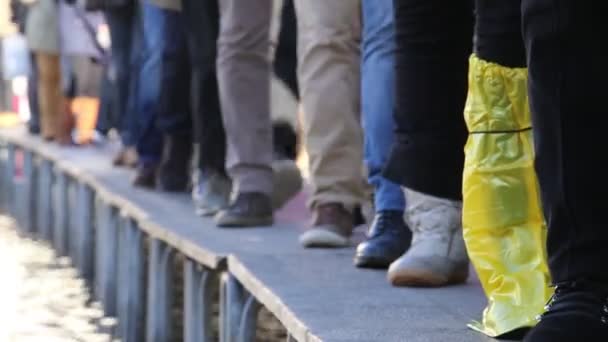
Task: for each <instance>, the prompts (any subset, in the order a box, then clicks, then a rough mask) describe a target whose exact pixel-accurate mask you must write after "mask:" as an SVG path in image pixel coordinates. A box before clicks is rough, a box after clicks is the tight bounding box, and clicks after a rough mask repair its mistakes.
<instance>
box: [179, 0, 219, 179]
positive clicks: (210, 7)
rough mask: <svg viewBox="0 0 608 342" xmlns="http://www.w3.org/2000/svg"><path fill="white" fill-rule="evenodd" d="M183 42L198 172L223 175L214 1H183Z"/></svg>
mask: <svg viewBox="0 0 608 342" xmlns="http://www.w3.org/2000/svg"><path fill="white" fill-rule="evenodd" d="M182 6H183V11H182V15H183V17H184V22H185V24H186V36H187V38H186V41H187V45H188V51H189V56H190V63H191V69H192V75H191V82H190V86H191V89H190V94H191V101H190V103H191V106H192V122H193V124H194V125H193V126H194V140H195V142H196V143H198V145H199V150H198V156H197V160H198V167H199V169H200V170H201V171H203V172H205V171H215V172H219V173H222V174H225V173H226V171H225V164H226V132H225V130H224V124H223V122H222V111H221V108H220V101H219V93H218V84H217V74H216V68H215V59H216V55H217V46H216V45H217V44H216V42H217V37H218V34H219V9H218V3H217V1H216V0H211V1H200V0H184V1H183V3H182Z"/></svg>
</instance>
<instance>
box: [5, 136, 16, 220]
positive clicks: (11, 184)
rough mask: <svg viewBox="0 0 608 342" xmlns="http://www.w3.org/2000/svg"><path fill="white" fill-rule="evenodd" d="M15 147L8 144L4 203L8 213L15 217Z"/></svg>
mask: <svg viewBox="0 0 608 342" xmlns="http://www.w3.org/2000/svg"><path fill="white" fill-rule="evenodd" d="M15 156H16V148H15V146H14V145H10V144H9V145H8V159H7V161H6V175H5V176H6V192H5V195H6V204H7V211H8V213H9V214H10V215H11V216H13V217H15V170H16V160H15Z"/></svg>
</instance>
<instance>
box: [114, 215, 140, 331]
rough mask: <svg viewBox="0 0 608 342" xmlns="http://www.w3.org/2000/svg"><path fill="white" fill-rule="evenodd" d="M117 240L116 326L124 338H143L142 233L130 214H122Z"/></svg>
mask: <svg viewBox="0 0 608 342" xmlns="http://www.w3.org/2000/svg"><path fill="white" fill-rule="evenodd" d="M121 221H123V223H124V224H121V227H120V233H119V239H118V241H119V243H118V251H119V254H118V260H119V264H118V303H117V307H118V326H119V337H120V339H121V341H123V342H141V341H144V336H145V331H144V322H145V319H146V317H145V312H146V309H145V307H146V290H145V276H146V263H145V254H144V235H143V233H142V232H141V230H139V229H138V228H137V226H136V224H135V222H134V221H133V220H131V219H130V218H121Z"/></svg>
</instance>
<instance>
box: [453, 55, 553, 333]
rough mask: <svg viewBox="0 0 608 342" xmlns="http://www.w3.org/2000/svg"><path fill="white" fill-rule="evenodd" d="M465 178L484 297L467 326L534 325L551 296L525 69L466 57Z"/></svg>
mask: <svg viewBox="0 0 608 342" xmlns="http://www.w3.org/2000/svg"><path fill="white" fill-rule="evenodd" d="M465 118H466V121H467V126H468V128H469V132H470V134H469V140H468V142H467V145H466V161H465V171H464V180H463V200H464V203H463V226H464V239H465V241H466V245H467V250H468V253H469V256H470V258H471V261H472V262H473V265H474V266H475V269H476V270H477V274H478V275H479V278H480V281H481V284H482V286H483V289H484V291H485V293H486V296H487V297H488V306H487V308H486V309H485V310H484V313H483V317H482V321H481V322H473V323H471V324H470V325H469V327H470V328H472V329H475V330H478V331H480V332H482V333H484V334H487V335H489V336H492V337H497V336H501V335H504V334H506V333H508V332H511V331H514V330H516V329H519V328H524V327H532V326H534V325H535V324H536V316H537V315H539V314H540V313H542V311H543V308H544V305H545V303H546V302H547V300H548V299H549V297H550V296H551V294H552V289H551V288H550V287H549V284H550V278H549V271H548V267H547V262H546V248H545V241H546V227H545V223H544V219H543V215H542V212H541V204H540V198H539V191H538V183H537V179H536V173H535V171H534V148H533V141H532V130H531V122H530V109H529V105H528V96H527V70H526V69H524V68H506V67H503V66H500V65H497V64H493V63H489V62H486V61H483V60H481V59H479V58H477V57H476V56H472V57H471V58H470V71H469V94H468V99H467V104H466V108H465Z"/></svg>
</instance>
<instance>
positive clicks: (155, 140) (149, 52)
mask: <svg viewBox="0 0 608 342" xmlns="http://www.w3.org/2000/svg"><path fill="white" fill-rule="evenodd" d="M140 6H141V9H142V11H141V19H142V28H143V32H144V34H143V36H142V38H143V39H142V43H143V44H142V53H143V57H142V63H141V64H140V68H139V71H138V86H137V126H138V135H137V143H136V147H137V152H138V154H139V158H140V162H141V163H142V164H156V163H159V162H160V159H161V153H162V147H163V134H164V133H166V134H172V133H174V132H180V131H188V132H189V130H191V126H189V123H188V122H189V120H190V118H189V116H190V113H189V112H188V111H189V103H188V98H189V97H188V96H189V90H188V87H183V86H184V85H188V82H189V80H188V79H187V78H186V79H183V76H184V75H186V77H187V73H184V72H181V71H180V70H179V69H180V67H183V65H187V64H188V62H187V59H186V60H185V61H184V60H182V59H183V56H186V55H187V54H186V50H185V36H184V32H183V23H182V22H181V15H180V13H179V12H175V11H170V10H164V9H161V8H159V7H156V6H154V5H151V4H149V3H147V2H142V3H141V5H140ZM175 93H177V94H179V95H180V96H182V97H183V100H181V101H175V99H174V97H173V96H171V95H173V94H175ZM176 103H178V104H179V106H178V107H180V108H178V107H176Z"/></svg>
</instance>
